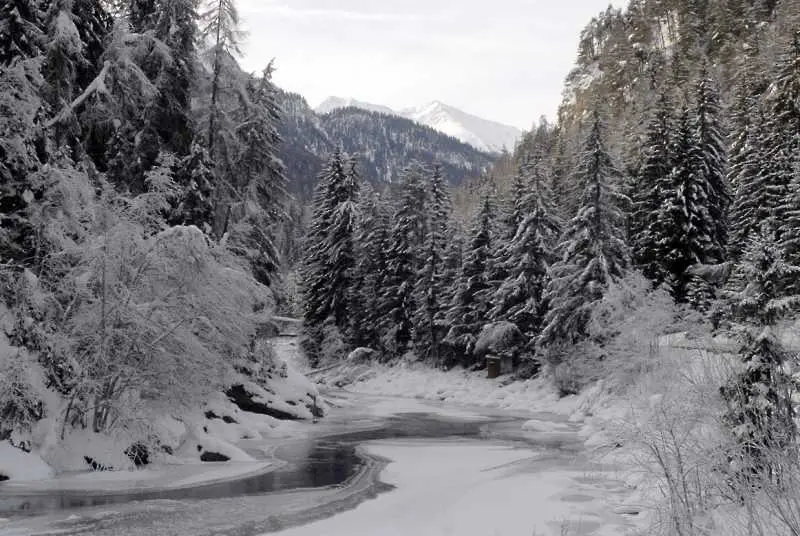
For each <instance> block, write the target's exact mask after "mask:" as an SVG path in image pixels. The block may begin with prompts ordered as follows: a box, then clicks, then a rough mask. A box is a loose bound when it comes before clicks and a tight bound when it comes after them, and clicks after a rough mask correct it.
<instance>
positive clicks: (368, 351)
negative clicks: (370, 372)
mask: <svg viewBox="0 0 800 536" xmlns="http://www.w3.org/2000/svg"><path fill="white" fill-rule="evenodd" d="M375 355H376V353H375V350H373V349H372V348H356V349H355V350H353V351H352V352H350V354H349V355H348V356H347V360H348V361H350V362H352V363H369V362H371V361H373V360H374V358H375Z"/></svg>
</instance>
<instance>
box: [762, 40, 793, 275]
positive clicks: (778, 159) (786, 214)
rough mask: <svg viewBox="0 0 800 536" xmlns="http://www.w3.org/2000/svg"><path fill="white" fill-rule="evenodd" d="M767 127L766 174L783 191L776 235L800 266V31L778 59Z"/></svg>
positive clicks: (778, 211) (777, 210) (777, 209)
mask: <svg viewBox="0 0 800 536" xmlns="http://www.w3.org/2000/svg"><path fill="white" fill-rule="evenodd" d="M768 104H769V106H770V108H771V109H770V112H771V114H770V116H769V122H768V124H767V131H768V134H767V136H768V140H769V141H768V143H769V147H770V148H771V151H770V153H769V154H768V158H769V160H770V168H769V172H770V173H771V174H772V175H773V177H774V179H772V181H771V182H772V183H773V184H774V185H775V187H776V189H777V188H781V190H783V192H784V195H783V200H782V201H783V202H782V203H780V204H779V205H778V207H777V208H776V221H777V223H778V235H779V240H780V242H781V245H782V247H783V248H784V250H785V252H786V255H787V259H788V260H789V261H790V262H792V263H794V264H798V263H800V227H798V225H800V194H798V193H797V188H798V186H799V185H800V31H796V32H795V33H794V36H793V39H792V42H791V44H790V46H789V48H788V50H786V51H785V52H784V53H783V54H782V57H781V58H780V62H779V65H778V72H777V74H776V77H775V80H774V82H773V84H772V87H771V88H770V97H769V100H768Z"/></svg>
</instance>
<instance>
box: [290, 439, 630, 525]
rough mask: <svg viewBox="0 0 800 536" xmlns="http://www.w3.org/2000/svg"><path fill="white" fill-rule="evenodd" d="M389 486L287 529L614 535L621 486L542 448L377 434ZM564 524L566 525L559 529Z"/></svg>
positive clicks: (375, 448) (620, 520)
mask: <svg viewBox="0 0 800 536" xmlns="http://www.w3.org/2000/svg"><path fill="white" fill-rule="evenodd" d="M369 451H370V452H371V453H373V454H376V455H379V456H383V457H386V458H388V459H389V460H391V463H390V464H389V466H388V467H387V468H386V469H385V470H384V471H383V473H382V474H381V479H382V480H383V481H385V482H387V483H389V484H392V485H394V486H396V488H397V489H396V490H394V491H392V492H390V493H386V494H383V495H380V496H379V497H378V498H376V499H374V500H372V501H367V502H365V503H363V504H361V505H360V506H358V507H357V508H356V509H354V510H351V511H348V512H345V513H343V514H340V515H338V516H335V517H332V518H329V519H326V520H322V521H319V522H316V523H312V524H310V525H306V526H302V527H297V528H294V529H290V530H288V531H285V532H284V533H283V534H285V535H286V536H319V535H321V534H324V535H325V536H359V535H365V536H373V535H381V536H394V535H397V536H400V535H403V536H405V535H409V534H414V535H417V536H443V535H458V536H473V535H474V536H487V535H490V536H517V535H518V536H531V535H532V534H533V535H541V536H544V535H564V534H569V535H581V534H593V535H598V536H600V535H608V536H611V535H619V534H624V533H625V532H626V531H627V530H628V529H630V528H631V526H630V524H629V522H628V520H627V519H626V518H625V517H624V516H623V515H619V514H616V513H615V512H614V508H613V503H614V501H615V499H616V500H619V495H620V492H623V493H624V491H625V490H624V488H623V487H622V486H620V485H619V484H615V483H614V482H613V481H608V480H604V479H602V478H597V477H595V476H592V475H591V474H590V473H589V469H588V467H586V466H581V465H578V464H572V463H570V461H568V460H566V459H565V460H557V459H553V458H552V455H551V454H550V453H548V452H547V451H544V452H538V453H537V452H532V451H531V450H529V449H528V448H519V447H516V448H515V447H512V446H508V445H507V444H493V443H487V442H476V441H434V442H431V441H426V442H421V441H379V442H374V443H372V444H371V445H370V447H369ZM565 531H566V532H565Z"/></svg>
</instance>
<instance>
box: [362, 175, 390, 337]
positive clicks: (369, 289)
mask: <svg viewBox="0 0 800 536" xmlns="http://www.w3.org/2000/svg"><path fill="white" fill-rule="evenodd" d="M360 213H361V219H360V221H359V230H358V235H357V237H356V245H357V248H358V249H357V250H358V264H357V267H356V277H355V278H354V279H355V282H356V288H355V289H354V292H355V293H356V302H357V305H358V307H357V308H356V309H355V310H354V311H353V319H354V323H356V324H357V325H358V326H359V327H358V329H357V330H354V335H355V340H354V341H353V343H354V344H355V345H357V346H365V347H369V348H373V349H375V350H380V349H381V348H380V344H381V340H382V335H383V333H382V328H383V326H384V324H383V318H382V314H381V308H382V302H381V300H382V297H383V295H384V291H385V287H384V285H385V278H386V266H387V262H388V251H389V247H390V242H391V240H390V232H391V219H392V215H391V211H390V209H389V207H388V206H387V204H386V201H385V200H384V199H383V198H382V197H381V196H380V195H379V194H377V193H376V192H374V191H368V192H365V193H364V194H362V196H361V207H360Z"/></svg>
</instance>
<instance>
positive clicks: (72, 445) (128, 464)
mask: <svg viewBox="0 0 800 536" xmlns="http://www.w3.org/2000/svg"><path fill="white" fill-rule="evenodd" d="M135 442H136V439H135V438H134V437H132V436H128V435H127V434H124V433H122V432H119V433H117V434H115V435H114V436H113V437H112V436H108V435H104V434H97V433H94V432H92V431H91V430H76V429H73V430H69V429H68V431H67V434H66V436H65V437H64V440H63V441H58V442H53V443H50V444H47V445H45V446H44V447H43V448H42V457H43V458H44V459H45V460H46V461H47V462H48V463H49V464H50V465H51V466H52V467H54V468H56V469H57V470H58V471H59V472H61V471H90V470H107V471H126V470H129V469H133V468H134V464H133V461H132V460H131V459H130V458H129V457H128V455H127V454H125V451H126V450H127V449H128V448H129V447H130V446H131V445H132V444H134V443H135Z"/></svg>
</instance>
